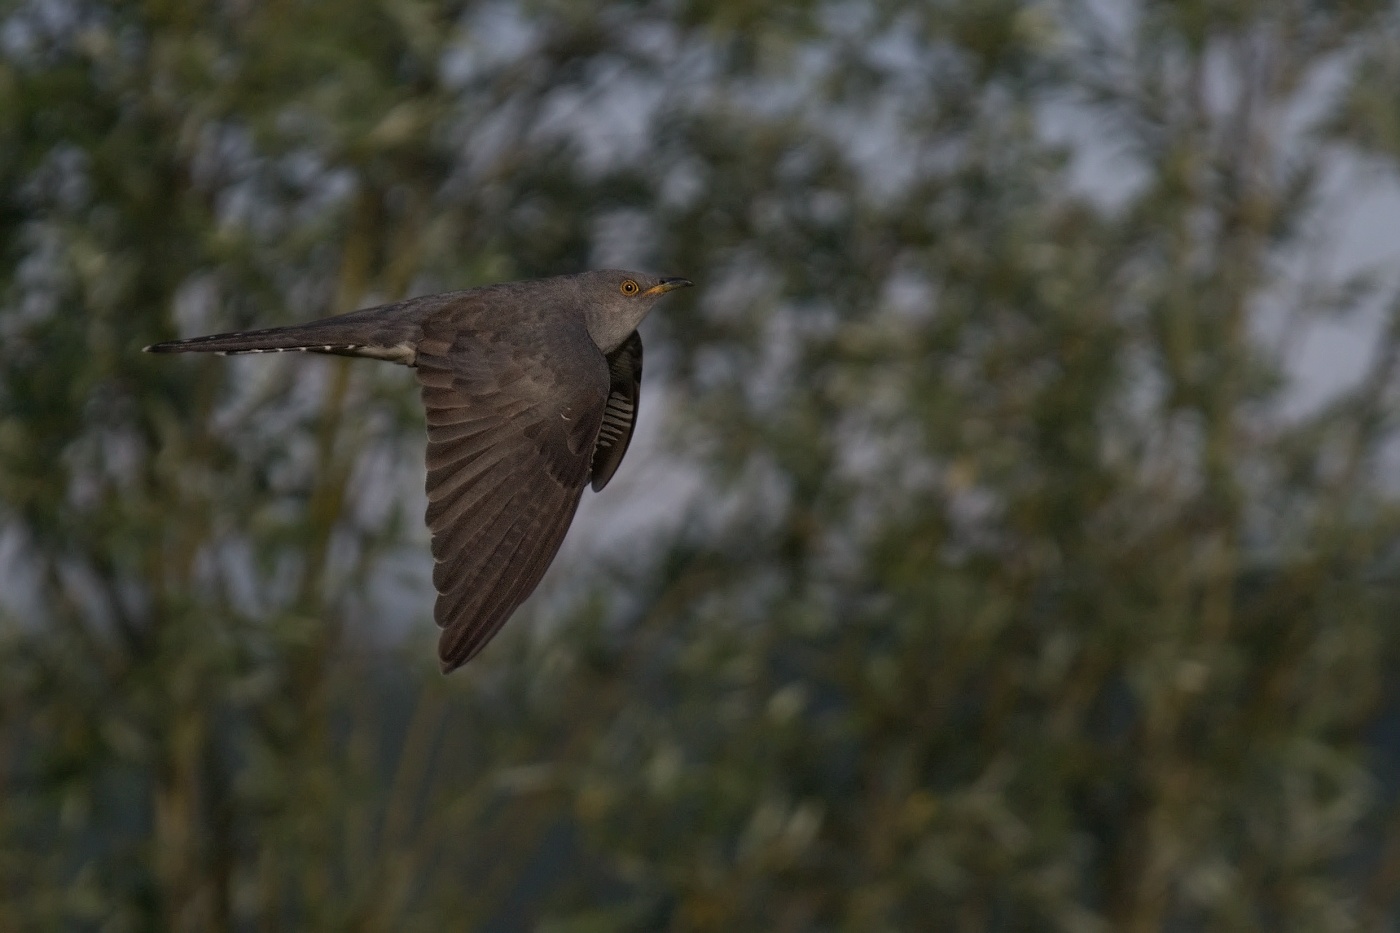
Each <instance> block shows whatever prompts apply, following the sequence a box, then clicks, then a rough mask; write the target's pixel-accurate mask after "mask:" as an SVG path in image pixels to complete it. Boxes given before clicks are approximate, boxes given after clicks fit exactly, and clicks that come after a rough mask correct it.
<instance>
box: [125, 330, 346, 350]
mask: <svg viewBox="0 0 1400 933" xmlns="http://www.w3.org/2000/svg"><path fill="white" fill-rule="evenodd" d="M318 330H321V331H323V332H321V333H317V331H318ZM324 330H325V329H323V328H316V329H313V328H310V327H305V326H295V327H267V328H264V329H262V330H247V331H239V332H236V333H231V334H210V335H209V336H207V337H189V338H187V339H185V340H167V341H165V342H164V343H153V344H151V345H150V346H149V347H146V352H147V353H277V352H281V351H286V350H303V351H311V352H318V353H335V352H337V351H339V352H346V351H350V350H354V349H355V348H356V347H359V346H363V344H361V343H358V342H354V341H347V340H346V339H345V337H346V335H344V334H331V333H325V332H324Z"/></svg>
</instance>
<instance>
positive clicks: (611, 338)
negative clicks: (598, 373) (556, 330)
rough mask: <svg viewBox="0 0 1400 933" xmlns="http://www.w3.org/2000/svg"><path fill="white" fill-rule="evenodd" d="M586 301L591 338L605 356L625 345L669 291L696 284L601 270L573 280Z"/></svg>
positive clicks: (687, 280) (584, 305) (639, 274)
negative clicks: (625, 341) (652, 307)
mask: <svg viewBox="0 0 1400 933" xmlns="http://www.w3.org/2000/svg"><path fill="white" fill-rule="evenodd" d="M573 279H574V281H575V285H576V287H577V288H578V289H579V292H580V298H582V299H583V307H584V309H585V312H584V313H585V317H586V320H587V322H588V334H589V336H591V337H592V338H593V342H594V343H596V344H597V345H598V348H599V349H600V350H602V351H603V352H604V353H611V352H612V351H613V350H615V349H617V348H618V347H619V346H621V345H622V341H624V340H626V339H627V337H628V335H629V334H631V333H632V331H634V330H636V329H637V325H638V324H640V323H642V319H643V318H645V317H646V316H647V312H648V311H650V310H651V306H652V305H654V304H656V299H658V298H660V297H661V296H662V295H664V294H666V293H667V292H669V291H674V290H676V289H678V288H686V287H688V286H690V285H691V284H693V283H692V282H691V281H690V280H689V279H680V278H674V277H670V276H655V275H648V274H646V273H645V272H627V271H625V270H623V269H600V270H598V271H596V272H584V273H582V274H580V275H577V276H573Z"/></svg>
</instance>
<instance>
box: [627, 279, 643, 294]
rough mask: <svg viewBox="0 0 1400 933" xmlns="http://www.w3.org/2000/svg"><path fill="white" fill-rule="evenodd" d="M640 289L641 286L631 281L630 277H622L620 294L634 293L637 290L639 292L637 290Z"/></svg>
mask: <svg viewBox="0 0 1400 933" xmlns="http://www.w3.org/2000/svg"><path fill="white" fill-rule="evenodd" d="M641 290H642V286H640V285H638V284H637V283H636V282H634V281H632V280H631V279H623V280H622V294H624V295H635V294H637V292H639V291H641Z"/></svg>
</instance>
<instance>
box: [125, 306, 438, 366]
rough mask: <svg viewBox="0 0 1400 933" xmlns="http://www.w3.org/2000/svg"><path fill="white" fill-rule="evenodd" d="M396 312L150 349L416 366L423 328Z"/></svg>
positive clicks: (149, 349) (190, 340) (368, 313)
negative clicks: (330, 356)
mask: <svg viewBox="0 0 1400 933" xmlns="http://www.w3.org/2000/svg"><path fill="white" fill-rule="evenodd" d="M393 310H396V308H390V309H384V308H367V309H365V310H364V311H356V312H353V313H351V314H342V315H339V316H338V317H333V318H324V319H322V320H319V321H311V322H308V323H306V324H293V325H291V326H288V327H266V328H263V329H261V330H246V331H238V332H235V333H230V334H210V335H209V336H207V337H189V338H186V339H184V340H167V341H165V342H163V343H153V344H151V345H150V346H149V347H146V348H145V349H146V352H147V353H220V354H232V353H283V352H286V351H291V350H294V351H299V352H302V353H335V354H338V355H341V356H367V357H371V358H373V359H379V360H389V361H390V362H395V363H407V364H409V365H413V361H414V358H415V356H416V351H417V345H418V338H419V336H420V334H421V328H420V327H419V326H418V324H417V321H416V320H415V319H414V318H412V317H409V316H406V315H393V314H392V313H388V314H386V313H385V312H386V311H389V312H392V311H393Z"/></svg>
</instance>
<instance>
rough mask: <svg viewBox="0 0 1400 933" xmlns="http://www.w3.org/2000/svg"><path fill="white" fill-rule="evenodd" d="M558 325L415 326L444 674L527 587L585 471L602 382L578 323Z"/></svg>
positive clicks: (554, 545)
mask: <svg viewBox="0 0 1400 933" xmlns="http://www.w3.org/2000/svg"><path fill="white" fill-rule="evenodd" d="M565 323H566V326H564V327H550V328H548V329H545V331H544V332H543V333H541V332H538V331H535V332H531V333H529V334H526V335H522V336H518V337H517V336H516V335H514V334H512V333H510V332H508V331H503V330H489V331H483V330H482V329H480V328H477V329H466V328H459V329H456V330H449V329H448V328H447V327H446V326H445V325H436V324H433V323H429V324H427V325H425V334H424V337H425V339H424V341H423V342H422V343H420V345H419V350H418V358H417V363H418V378H419V382H420V385H421V386H422V397H423V404H424V407H425V408H426V409H427V418H428V452H427V458H426V459H427V465H428V479H427V491H428V509H427V514H426V516H425V517H426V520H427V523H428V528H429V530H430V531H431V533H432V539H433V558H434V560H435V561H436V563H435V565H434V567H433V584H434V586H435V587H436V588H437V591H438V600H437V605H436V607H435V609H434V612H433V616H434V618H435V620H436V621H437V624H438V625H439V626H441V627H442V629H443V633H442V637H441V639H440V640H439V643H438V654H439V657H440V658H441V660H442V666H443V670H444V671H450V670H452V669H454V668H456V667H459V666H461V665H462V664H465V663H466V662H467V661H469V660H470V659H471V658H472V657H473V656H475V654H476V653H477V652H478V651H480V650H481V649H482V647H484V646H485V645H486V643H487V642H488V641H489V640H490V639H491V637H492V636H493V635H495V633H496V632H497V631H499V630H500V628H501V626H502V625H504V624H505V622H506V620H507V619H508V618H509V617H510V615H511V613H513V612H514V611H515V609H516V608H517V607H518V606H519V605H520V604H521V603H522V602H524V601H525V599H526V598H527V597H528V596H529V595H530V593H531V592H533V591H534V589H535V587H536V586H537V585H538V584H539V582H540V579H541V578H542V577H543V576H544V573H545V570H546V569H547V568H548V566H549V564H550V562H551V561H553V559H554V556H555V554H557V553H558V551H559V546H560V545H561V544H562V543H563V540H564V535H565V533H566V532H567V531H568V528H569V524H570V522H571V521H572V520H573V516H574V512H575V510H576V509H577V507H578V501H579V497H580V496H581V495H582V492H583V487H584V486H585V485H586V484H587V482H588V478H589V476H590V474H591V473H592V466H593V460H594V452H595V450H596V449H597V446H598V438H599V433H600V431H601V430H602V427H603V423H604V416H605V413H606V412H607V409H608V399H609V393H610V385H611V381H612V376H611V371H610V367H609V365H608V362H607V360H606V359H605V358H604V356H603V354H602V353H601V352H600V351H599V350H598V349H597V347H596V346H594V345H593V342H592V341H591V340H590V339H589V338H588V335H587V332H586V331H585V330H583V328H582V324H581V322H579V326H578V327H570V326H567V322H565ZM438 328H440V329H438ZM526 337H528V339H525V338H526Z"/></svg>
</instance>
